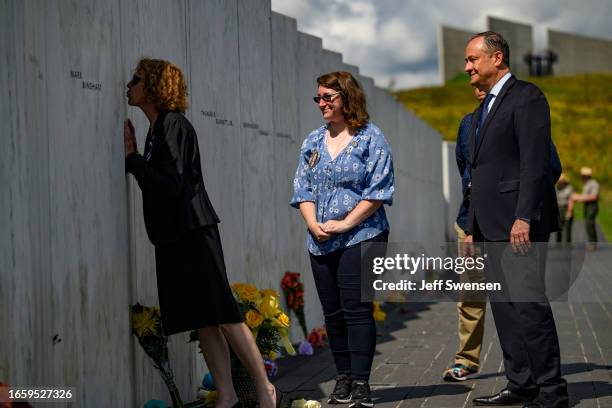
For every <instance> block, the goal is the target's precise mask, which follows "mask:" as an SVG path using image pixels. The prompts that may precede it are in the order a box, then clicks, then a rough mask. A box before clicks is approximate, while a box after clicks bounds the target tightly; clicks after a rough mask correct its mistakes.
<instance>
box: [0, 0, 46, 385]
mask: <svg viewBox="0 0 612 408" xmlns="http://www.w3.org/2000/svg"><path fill="white" fill-rule="evenodd" d="M37 6H38V7H37ZM44 15H45V10H44V5H43V7H40V5H36V4H33V2H32V1H23V2H15V1H9V0H6V1H2V2H0V89H2V90H3V91H4V92H3V95H4V97H3V98H1V99H0V118H2V120H1V121H0V122H1V125H0V143H1V144H2V146H3V148H2V149H0V225H2V228H1V229H0V308H1V309H2V310H3V311H4V312H3V313H2V316H0V332H2V333H3V334H2V336H1V339H0V378H4V379H5V380H4V381H5V382H7V383H9V384H32V383H36V384H40V383H42V381H43V380H44V379H46V378H48V377H47V376H46V373H47V372H48V370H47V369H48V365H47V364H45V356H47V355H49V353H51V352H52V343H51V341H50V338H51V336H50V330H51V329H50V328H49V324H48V323H49V322H48V321H43V320H42V319H39V318H37V316H38V315H39V313H40V311H41V310H44V309H45V308H46V307H47V306H48V302H49V296H48V293H47V291H46V288H48V286H49V281H50V270H49V268H48V264H49V245H48V236H49V219H48V217H47V216H46V215H47V211H48V208H49V186H48V182H47V179H48V139H47V136H48V135H47V133H46V132H45V127H46V104H45V101H44V99H45V89H46V80H47V77H46V73H45V72H44V63H45V60H44V18H43V17H44Z"/></svg>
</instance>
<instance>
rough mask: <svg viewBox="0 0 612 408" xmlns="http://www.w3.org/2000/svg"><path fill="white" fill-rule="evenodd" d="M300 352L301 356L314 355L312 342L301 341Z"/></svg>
mask: <svg viewBox="0 0 612 408" xmlns="http://www.w3.org/2000/svg"><path fill="white" fill-rule="evenodd" d="M298 354H299V355H301V356H312V355H313V354H314V350H313V348H312V344H310V342H308V341H303V342H301V343H300V345H299V347H298Z"/></svg>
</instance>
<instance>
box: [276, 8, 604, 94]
mask: <svg viewBox="0 0 612 408" xmlns="http://www.w3.org/2000/svg"><path fill="white" fill-rule="evenodd" d="M272 10H274V11H275V12H278V13H281V14H285V15H287V16H290V17H293V18H295V19H296V20H297V24H298V29H299V30H300V31H303V32H306V33H308V34H313V35H316V36H318V37H321V38H323V46H324V47H325V48H327V49H329V50H333V51H338V52H341V53H342V54H343V56H344V61H345V62H347V63H350V64H354V65H357V66H359V68H360V72H361V73H362V74H364V75H367V76H371V77H373V78H374V80H375V81H376V84H377V85H379V86H383V87H386V86H388V85H389V83H390V81H391V79H393V80H394V81H395V87H396V88H399V89H402V88H413V87H418V86H424V85H431V84H438V83H440V76H439V73H438V48H437V41H438V39H437V38H438V26H439V25H440V24H444V25H449V26H452V27H457V28H463V29H466V30H472V31H474V32H478V31H483V30H484V29H486V18H487V16H489V15H490V16H494V17H499V18H503V19H507V20H512V21H517V22H521V23H525V24H531V25H532V27H533V36H534V42H535V48H536V49H542V48H545V47H546V44H547V34H546V31H547V29H548V28H552V29H555V30H560V31H566V32H572V33H577V34H582V35H587V36H593V37H600V38H607V39H611V40H612V24H610V21H612V1H611V0H578V1H576V0H513V1H507V0H487V1H474V0H431V1H423V0H272Z"/></svg>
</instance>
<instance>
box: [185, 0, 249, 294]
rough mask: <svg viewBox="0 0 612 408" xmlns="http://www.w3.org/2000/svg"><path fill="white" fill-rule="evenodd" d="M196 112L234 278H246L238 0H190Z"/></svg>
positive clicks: (212, 195)
mask: <svg viewBox="0 0 612 408" xmlns="http://www.w3.org/2000/svg"><path fill="white" fill-rule="evenodd" d="M188 4H189V6H188V15H189V44H190V48H189V60H190V72H191V82H192V85H191V89H190V91H191V112H192V120H193V124H194V126H195V129H196V130H197V132H198V139H199V144H200V155H201V160H202V170H203V172H204V177H205V180H204V181H205V183H206V189H207V191H208V194H209V196H210V199H211V201H212V203H213V205H214V206H215V210H216V211H217V213H218V215H219V218H220V219H221V223H220V224H219V230H220V233H221V239H222V242H223V251H224V255H225V263H226V267H227V273H228V278H229V280H230V282H237V281H243V280H244V279H245V278H246V275H245V263H244V229H243V222H244V220H243V200H242V197H243V193H242V161H243V160H242V154H243V153H242V147H243V141H242V138H241V137H240V126H241V125H240V102H239V96H240V94H239V92H240V91H239V86H238V83H239V72H238V65H239V62H238V14H237V3H236V1H208V2H201V1H190V2H189V3H188Z"/></svg>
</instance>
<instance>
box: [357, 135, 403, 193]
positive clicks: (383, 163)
mask: <svg viewBox="0 0 612 408" xmlns="http://www.w3.org/2000/svg"><path fill="white" fill-rule="evenodd" d="M371 138H372V139H371V140H370V144H369V147H368V158H367V163H366V177H365V182H364V189H363V192H362V193H361V199H362V200H380V201H382V202H383V204H387V205H391V204H393V191H395V187H394V176H393V157H392V155H391V148H390V147H389V144H388V143H387V141H386V140H385V137H384V136H383V134H382V133H376V134H373V135H372V136H371Z"/></svg>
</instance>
